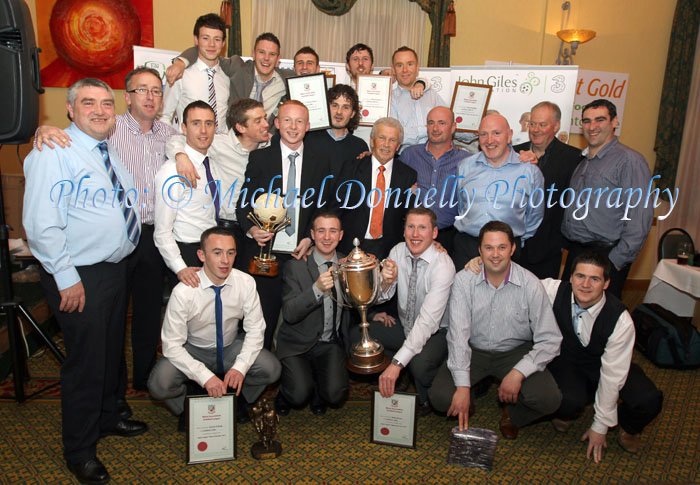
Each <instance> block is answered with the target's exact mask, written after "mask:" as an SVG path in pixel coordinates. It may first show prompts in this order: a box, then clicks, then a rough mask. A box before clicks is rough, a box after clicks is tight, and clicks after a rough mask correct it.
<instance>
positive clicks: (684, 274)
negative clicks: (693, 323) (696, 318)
mask: <svg viewBox="0 0 700 485" xmlns="http://www.w3.org/2000/svg"><path fill="white" fill-rule="evenodd" d="M698 299H700V268H698V267H696V266H681V265H679V264H677V263H676V260H675V259H662V260H661V261H659V264H658V265H656V269H655V270H654V275H653V276H652V278H651V282H650V283H649V289H648V290H647V294H646V295H645V296H644V303H658V304H659V305H661V306H662V307H664V308H666V309H667V310H671V311H672V312H673V313H675V314H676V315H678V316H681V317H692V316H693V311H694V309H695V303H696V301H698Z"/></svg>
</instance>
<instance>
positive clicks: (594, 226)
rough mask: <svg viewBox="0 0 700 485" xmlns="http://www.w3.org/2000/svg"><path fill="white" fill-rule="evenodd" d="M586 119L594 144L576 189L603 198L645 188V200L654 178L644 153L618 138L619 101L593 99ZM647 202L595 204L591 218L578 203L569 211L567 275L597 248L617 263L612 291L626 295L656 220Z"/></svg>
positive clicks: (575, 178) (578, 172)
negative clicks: (624, 290) (575, 262)
mask: <svg viewBox="0 0 700 485" xmlns="http://www.w3.org/2000/svg"><path fill="white" fill-rule="evenodd" d="M582 121H583V136H584V138H585V139H586V141H587V142H588V147H586V148H585V149H584V150H583V152H582V155H583V156H584V158H583V160H582V161H581V163H580V164H579V165H578V167H577V168H576V170H575V171H574V173H573V175H572V176H571V182H570V185H571V188H572V189H573V190H574V192H575V193H576V194H577V195H578V194H581V193H582V192H583V191H584V190H586V191H591V193H596V191H600V193H601V194H602V197H601V198H602V200H607V199H608V197H609V195H610V194H611V193H613V192H614V191H634V190H637V189H639V190H640V196H639V197H640V198H641V197H642V196H641V192H643V191H645V190H646V189H647V187H648V186H649V183H650V181H651V173H650V172H649V165H648V164H647V162H646V160H645V159H644V157H643V156H642V154H641V153H639V152H637V151H635V150H633V149H631V148H629V147H628V146H625V145H623V144H622V143H620V142H619V141H618V139H617V137H616V136H615V128H617V125H618V121H617V108H616V107H615V105H614V104H613V103H611V102H610V101H608V100H606V99H597V100H595V101H591V102H590V103H588V104H587V105H586V106H585V107H584V108H583V112H582ZM605 192H608V194H607V195H606V194H605ZM592 200H593V197H591V201H592ZM613 200H616V199H615V198H613ZM645 206H646V204H642V203H639V204H637V206H636V207H632V208H630V207H625V204H623V203H620V204H614V203H613V204H608V203H601V204H593V203H591V204H590V205H589V207H588V213H587V214H586V217H581V215H580V213H578V212H576V211H577V210H578V209H577V207H576V204H571V205H570V206H569V207H567V208H566V209H564V221H563V222H562V227H561V232H562V234H563V235H564V237H565V238H566V239H567V240H568V244H567V249H568V250H569V255H568V257H567V259H566V265H565V266H564V274H563V275H562V279H563V280H568V279H569V277H570V276H571V261H572V260H573V258H575V257H576V256H577V255H578V254H580V253H582V252H584V251H595V252H597V253H598V254H602V255H603V256H605V257H606V258H608V260H609V261H610V263H612V271H611V274H610V286H609V288H608V293H611V294H613V295H615V296H616V297H618V298H621V297H622V288H623V287H624V285H625V281H626V280H627V275H628V274H629V271H630V267H631V266H632V263H633V262H634V260H635V259H636V258H637V255H638V254H639V251H641V250H642V246H643V245H644V241H645V240H646V238H647V235H648V234H649V230H650V229H651V222H652V219H653V218H654V207H653V204H648V206H646V207H645ZM579 212H580V211H579Z"/></svg>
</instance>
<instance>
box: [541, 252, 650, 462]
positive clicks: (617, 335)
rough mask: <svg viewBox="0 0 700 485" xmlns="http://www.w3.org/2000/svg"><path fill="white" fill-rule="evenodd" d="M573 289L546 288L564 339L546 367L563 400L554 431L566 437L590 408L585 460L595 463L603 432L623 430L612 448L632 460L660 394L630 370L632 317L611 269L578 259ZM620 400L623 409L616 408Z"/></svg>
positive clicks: (547, 284) (555, 283) (589, 257)
mask: <svg viewBox="0 0 700 485" xmlns="http://www.w3.org/2000/svg"><path fill="white" fill-rule="evenodd" d="M572 268H574V269H573V271H572V274H571V280H570V282H567V281H559V280H554V279H551V278H548V279H546V280H543V285H544V288H545V290H546V291H547V295H548V296H549V299H550V301H551V302H552V305H553V306H554V316H555V318H556V319H557V323H558V324H559V328H560V330H561V334H562V337H563V341H562V345H561V354H560V355H559V356H558V357H557V358H555V359H554V360H553V361H552V362H551V363H550V364H549V366H548V369H549V371H550V372H551V373H552V375H553V376H554V379H555V380H556V381H557V385H558V386H559V389H560V390H561V393H562V401H561V406H560V407H559V410H558V411H557V412H556V413H555V416H556V418H554V419H552V424H553V425H554V427H555V428H556V429H557V430H558V431H561V432H566V431H567V430H568V429H569V427H570V426H571V422H570V421H569V420H570V419H572V418H573V417H575V416H578V415H579V414H580V413H581V412H582V411H583V409H584V407H585V406H586V405H587V404H589V403H591V402H593V410H594V416H593V423H592V424H591V427H590V428H589V429H588V431H586V433H585V434H584V435H583V438H582V440H583V441H585V440H588V450H587V453H586V456H587V457H588V458H590V457H591V453H592V454H593V460H594V461H595V462H596V463H598V462H599V461H600V460H601V459H602V457H603V448H606V447H607V442H606V439H605V436H606V434H607V432H608V429H609V428H611V427H614V426H616V425H618V424H619V425H620V431H619V433H618V435H617V440H618V442H619V444H620V446H621V447H622V448H623V449H625V450H626V451H628V452H630V453H636V452H637V451H638V449H639V446H640V443H639V433H641V431H642V429H644V427H645V426H646V425H647V424H649V423H650V422H651V421H652V420H653V419H654V418H655V417H656V416H657V415H658V414H659V412H660V411H661V405H662V402H663V394H662V392H661V391H659V390H658V389H657V388H656V386H655V385H654V383H653V382H652V381H651V380H650V379H649V378H648V377H647V376H646V375H645V374H644V371H643V370H642V369H641V368H640V367H639V366H638V365H636V364H632V350H633V348H634V340H635V331H634V322H633V321H632V317H631V316H630V314H629V313H628V312H627V310H626V309H625V306H624V305H623V304H622V302H621V301H620V300H618V299H617V298H616V297H615V296H614V295H612V294H610V293H606V292H605V290H606V289H607V288H608V285H609V284H610V263H609V261H608V259H607V258H605V257H604V256H601V255H600V254H598V253H595V252H586V253H581V254H580V255H579V256H577V257H576V259H575V260H574V262H573V264H572ZM618 400H621V403H620V404H619V405H618Z"/></svg>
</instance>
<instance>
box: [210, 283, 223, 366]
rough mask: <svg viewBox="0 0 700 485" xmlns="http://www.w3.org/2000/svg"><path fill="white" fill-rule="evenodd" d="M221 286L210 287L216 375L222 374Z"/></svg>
mask: <svg viewBox="0 0 700 485" xmlns="http://www.w3.org/2000/svg"><path fill="white" fill-rule="evenodd" d="M222 288H223V286H214V285H212V286H211V289H212V290H214V293H216V298H215V299H214V313H215V314H216V373H217V374H218V375H221V374H223V373H224V321H223V320H224V308H223V304H222V303H221V289H222Z"/></svg>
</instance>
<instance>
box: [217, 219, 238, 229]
mask: <svg viewBox="0 0 700 485" xmlns="http://www.w3.org/2000/svg"><path fill="white" fill-rule="evenodd" d="M218 226H219V227H223V228H224V229H237V228H239V227H241V225H240V224H239V223H238V221H232V220H231V219H219V222H218Z"/></svg>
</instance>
